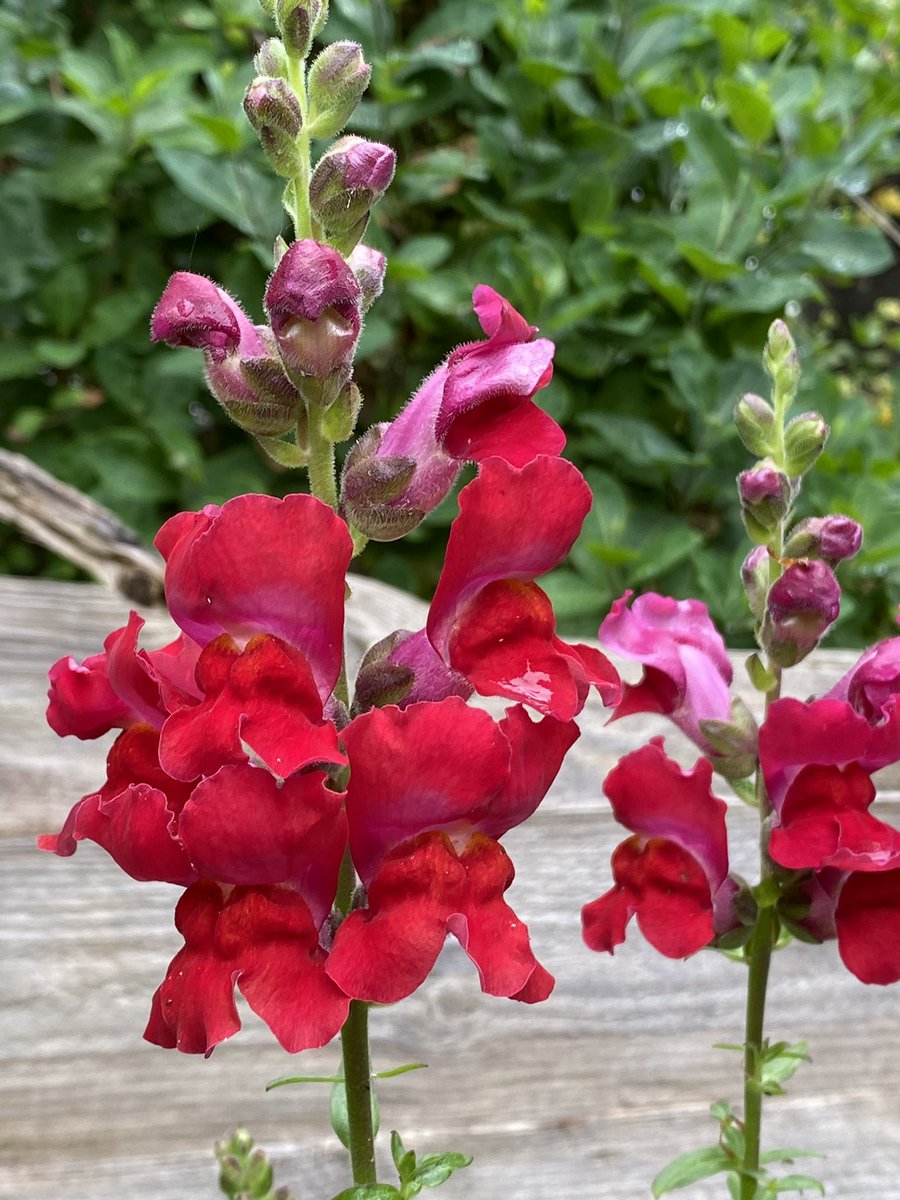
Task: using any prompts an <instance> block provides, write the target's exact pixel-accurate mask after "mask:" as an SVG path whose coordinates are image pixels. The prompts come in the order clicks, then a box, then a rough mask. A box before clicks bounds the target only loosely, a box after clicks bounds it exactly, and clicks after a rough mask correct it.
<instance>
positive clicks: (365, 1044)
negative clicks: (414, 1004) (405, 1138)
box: [341, 1000, 377, 1185]
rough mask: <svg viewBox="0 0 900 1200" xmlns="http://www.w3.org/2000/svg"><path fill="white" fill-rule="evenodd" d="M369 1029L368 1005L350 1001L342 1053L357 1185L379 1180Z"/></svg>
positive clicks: (343, 1030) (342, 1032)
mask: <svg viewBox="0 0 900 1200" xmlns="http://www.w3.org/2000/svg"><path fill="white" fill-rule="evenodd" d="M368 1026H369V1009H368V1005H367V1004H365V1003H364V1002H363V1001H362V1000H351V1002H350V1013H349V1015H348V1017H347V1020H346V1021H345V1022H344V1027H343V1029H342V1030H341V1052H342V1055H343V1062H344V1087H345V1089H346V1092H347V1126H348V1129H349V1134H350V1164H351V1167H352V1169H353V1182H354V1183H355V1184H357V1185H359V1184H371V1183H375V1182H376V1181H377V1176H376V1172H375V1129H374V1126H373V1121H372V1068H371V1065H370V1063H369V1028H368Z"/></svg>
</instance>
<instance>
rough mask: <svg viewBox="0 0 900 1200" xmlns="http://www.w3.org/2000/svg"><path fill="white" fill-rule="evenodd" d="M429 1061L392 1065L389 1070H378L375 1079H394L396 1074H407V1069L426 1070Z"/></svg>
mask: <svg viewBox="0 0 900 1200" xmlns="http://www.w3.org/2000/svg"><path fill="white" fill-rule="evenodd" d="M427 1066H428V1063H420V1062H414V1063H404V1064H403V1066H402V1067H391V1069H390V1070H389V1071H376V1072H375V1074H374V1076H373V1078H374V1079H393V1078H394V1077H395V1076H396V1075H405V1074H406V1073H407V1071H424V1070H425V1069H426V1067H427Z"/></svg>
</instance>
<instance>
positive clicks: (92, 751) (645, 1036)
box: [0, 580, 900, 1200]
mask: <svg viewBox="0 0 900 1200" xmlns="http://www.w3.org/2000/svg"><path fill="white" fill-rule="evenodd" d="M355 590H356V597H355V602H354V603H355V608H354V610H353V613H352V615H351V619H350V635H351V637H350V640H351V643H354V644H355V645H356V653H357V654H358V653H359V650H360V648H361V645H362V644H363V642H365V643H368V642H371V641H372V640H374V639H375V638H376V637H377V636H380V635H383V634H384V633H386V632H388V631H389V630H390V629H392V628H396V627H397V626H401V625H405V626H406V627H412V628H415V627H418V626H419V625H420V624H421V622H422V613H423V609H422V607H421V606H420V605H419V603H418V602H417V601H413V600H410V599H408V598H406V597H402V596H399V595H397V594H396V593H389V592H388V591H387V590H386V589H382V588H380V587H379V586H378V585H373V584H371V583H369V582H368V581H360V582H358V583H357V585H356V589H355ZM373 606H374V608H373ZM126 609H127V606H126V604H125V602H123V601H121V600H120V599H118V598H116V597H115V596H113V595H112V594H110V593H109V592H107V591H105V590H104V589H103V588H101V587H95V586H91V585H64V584H53V583H48V582H38V581H21V580H3V581H0V665H2V675H0V780H2V783H3V785H4V786H3V791H4V804H3V806H2V809H0V859H2V864H0V869H2V880H3V885H2V896H0V905H2V917H0V945H2V956H3V957H2V961H3V968H2V973H0V1002H2V1012H0V1055H2V1058H3V1082H2V1085H0V1086H2V1094H0V1104H2V1107H0V1113H2V1116H0V1138H2V1145H0V1196H4V1197H6V1196H8V1197H10V1198H12V1197H16V1200H151V1198H152V1200H212V1197H214V1196H215V1195H217V1194H218V1193H217V1189H216V1185H215V1170H214V1167H213V1161H212V1155H211V1144H212V1142H213V1140H214V1139H215V1138H217V1137H219V1136H221V1135H222V1134H223V1133H225V1132H226V1131H227V1130H228V1129H230V1128H232V1127H233V1126H234V1125H235V1124H237V1123H238V1122H245V1123H247V1124H248V1125H249V1126H250V1128H251V1130H252V1131H253V1133H254V1135H255V1136H256V1137H257V1139H258V1140H259V1141H260V1142H261V1143H262V1144H263V1145H265V1146H267V1147H269V1148H270V1149H271V1150H272V1152H273V1158H274V1161H275V1164H276V1167H277V1169H278V1170H279V1172H280V1179H281V1181H282V1182H284V1183H286V1184H289V1185H290V1186H291V1187H292V1189H293V1191H294V1195H295V1197H296V1200H316V1198H318V1200H324V1198H325V1197H327V1196H330V1195H332V1194H334V1193H335V1192H337V1191H338V1190H339V1189H340V1188H342V1187H344V1186H346V1182H347V1180H346V1175H345V1168H344V1161H343V1153H342V1151H340V1148H339V1147H337V1143H336V1142H335V1140H334V1137H333V1135H332V1134H331V1132H330V1130H329V1128H328V1121H327V1114H326V1107H327V1105H326V1100H327V1096H326V1094H325V1089H320V1088H318V1087H316V1086H313V1085H308V1086H306V1087H302V1088H295V1089H283V1090H280V1091H276V1092H273V1093H271V1094H268V1095H266V1094H265V1093H264V1091H263V1087H264V1084H265V1082H266V1081H267V1080H269V1079H271V1078H273V1077H275V1076H277V1075H282V1074H285V1073H287V1072H288V1071H290V1070H294V1069H296V1070H298V1071H303V1072H307V1073H315V1072H319V1071H323V1072H326V1071H329V1070H331V1069H332V1068H333V1067H334V1065H335V1061H336V1052H335V1051H334V1049H326V1050H323V1051H316V1052H307V1053H306V1054H304V1055H302V1056H299V1057H295V1058H290V1057H289V1056H287V1055H285V1054H284V1052H283V1051H281V1050H280V1049H279V1047H278V1046H277V1045H276V1044H275V1043H274V1041H273V1039H272V1038H271V1036H270V1035H269V1033H268V1031H267V1030H266V1029H265V1027H264V1026H262V1024H261V1023H260V1022H259V1021H258V1020H257V1019H256V1018H255V1017H254V1016H253V1014H252V1013H249V1012H248V1011H246V1010H244V1011H245V1012H246V1025H245V1029H244V1031H243V1032H242V1033H241V1034H239V1035H238V1036H237V1037H236V1038H234V1039H233V1040H232V1041H231V1042H227V1043H225V1044H224V1045H223V1046H221V1047H219V1048H218V1049H217V1050H216V1052H215V1054H214V1055H213V1056H212V1058H211V1059H210V1060H209V1061H203V1060H202V1059H196V1058H188V1057H185V1056H180V1055H177V1054H175V1053H173V1052H166V1051H162V1050H159V1049H157V1048H155V1047H151V1046H149V1045H147V1044H146V1043H144V1042H143V1041H142V1040H141V1032H142V1030H143V1026H144V1022H145V1020H146V1015H147V1011H148V1006H149V1001H150V996H151V994H152V991H153V989H154V988H155V987H156V985H157V983H158V982H159V980H160V978H161V977H162V974H163V972H164V970H165V967H166V964H167V963H168V961H169V959H170V957H171V955H172V953H173V952H174V950H175V949H176V948H177V946H178V945H179V944H180V939H179V938H178V936H177V934H176V933H175V930H174V927H173V926H172V907H173V901H174V899H175V897H176V895H177V892H176V890H175V889H173V888H170V887H167V886H166V885H152V884H138V883H135V882H133V881H131V880H129V879H128V878H127V877H125V876H124V875H123V874H122V873H121V872H120V871H118V869H117V868H116V867H115V866H114V865H113V864H112V863H111V862H110V861H109V860H108V859H107V858H106V857H105V855H104V854H103V853H102V852H101V851H99V850H98V849H97V848H96V847H93V846H91V845H90V844H88V843H85V844H83V845H82V847H81V848H80V849H79V852H78V854H77V856H76V857H75V859H73V860H59V859H55V858H53V857H51V856H49V855H41V854H39V853H38V852H37V851H36V850H35V849H34V835H35V834H36V833H38V832H42V831H46V830H55V829H57V828H58V827H59V825H60V823H61V821H62V819H63V817H64V816H65V813H66V812H67V811H68V808H69V806H70V805H71V804H72V803H73V802H74V800H76V799H77V798H78V797H79V796H80V795H81V794H82V793H84V792H86V791H88V790H91V789H93V788H94V787H95V786H96V785H97V784H98V782H99V781H100V780H101V779H102V765H103V758H104V754H105V739H101V741H99V742H94V743H79V742H76V741H74V740H73V739H66V740H65V741H60V740H58V739H56V738H55V737H54V736H53V735H52V733H51V732H50V731H49V730H48V729H46V728H45V727H44V725H43V720H42V711H43V693H44V691H45V687H46V683H45V679H46V670H47V667H48V665H49V664H50V663H51V662H53V661H54V660H55V659H56V658H58V657H60V656H61V655H62V654H65V653H72V654H74V655H76V656H83V655H85V654H88V653H91V652H94V651H96V650H97V649H98V648H99V645H100V642H101V640H102V638H103V636H104V635H105V634H106V633H107V632H108V631H109V630H110V629H112V628H114V627H115V626H116V625H117V624H120V623H121V622H122V621H123V619H124V617H125V615H126ZM373 611H375V612H376V615H375V616H374V617H373V615H372V613H373ZM165 636H166V626H165V622H164V620H163V619H161V618H160V617H159V616H158V615H157V616H156V617H154V618H152V619H151V621H150V623H149V627H148V632H147V638H146V641H147V644H153V643H154V641H155V640H156V638H159V639H160V640H161V639H162V638H164V637H165ZM852 659H853V655H852V654H849V653H826V654H822V655H820V656H819V659H818V665H817V666H816V667H815V668H813V669H810V668H805V669H803V670H800V671H797V672H794V673H793V680H792V690H793V691H794V692H795V693H796V694H798V695H805V694H809V693H812V692H815V691H820V692H821V691H823V690H825V689H827V687H828V686H830V683H831V682H833V680H834V679H835V678H837V676H838V675H839V674H840V673H842V672H843V670H844V669H846V667H847V665H849V663H850V662H851V661H852ZM603 720H604V716H603V712H602V709H600V708H599V707H598V706H595V705H592V706H591V707H590V708H589V709H588V710H587V713H586V716H585V719H584V720H583V722H582V727H583V730H584V733H583V737H582V739H581V741H580V742H579V743H578V745H577V746H576V747H575V749H574V751H573V752H572V754H571V755H570V757H569V759H568V760H567V763H566V765H565V767H564V770H563V772H562V775H561V777H560V779H559V780H558V782H557V785H556V786H555V787H554V789H553V791H552V793H551V795H550V796H549V797H548V799H547V801H546V802H545V804H544V805H542V807H541V809H540V810H539V811H538V813H537V814H536V815H535V817H534V818H533V819H532V820H531V821H530V822H528V824H527V825H525V826H524V827H522V828H521V829H518V830H515V831H513V833H511V834H510V835H508V837H507V838H506V839H505V842H506V845H507V848H508V850H509V852H510V854H511V856H512V858H513V860H514V861H515V863H516V866H517V871H518V878H517V880H516V883H515V884H514V887H513V891H512V902H513V904H514V906H515V907H517V909H518V911H519V912H520V914H521V916H522V917H523V918H524V919H525V920H527V921H528V923H529V926H530V929H531V933H532V937H533V941H534V943H535V946H536V949H537V952H538V954H539V956H540V957H541V958H542V960H543V961H544V962H545V963H546V965H547V966H548V967H549V969H550V970H552V971H553V972H554V974H555V975H556V976H557V980H558V983H557V989H556V992H555V993H554V995H553V997H552V998H551V999H550V1000H549V1001H548V1002H547V1003H546V1004H544V1005H539V1006H536V1007H534V1008H529V1007H526V1006H522V1005H517V1004H515V1003H512V1002H508V1001H501V1000H492V999H490V998H487V997H484V996H482V995H481V993H480V992H479V990H478V985H477V978H476V975H475V972H474V970H473V969H472V967H471V964H469V962H468V960H467V959H466V958H465V956H464V955H463V954H462V953H461V951H459V949H458V947H456V946H455V945H448V948H447V950H446V951H445V953H444V955H443V956H442V959H441V961H440V963H439V965H438V969H437V970H436V972H435V973H434V974H433V976H432V977H431V978H430V979H429V981H428V983H427V984H426V985H425V987H423V988H422V989H420V991H419V992H418V993H416V995H415V996H413V997H411V998H410V999H409V1000H407V1001H405V1002H404V1003H402V1004H400V1005H397V1006H396V1007H394V1008H388V1009H381V1010H378V1011H376V1012H374V1013H373V1014H372V1022H371V1023H372V1030H373V1046H374V1055H375V1061H376V1064H377V1066H378V1067H379V1068H385V1067H389V1066H392V1065H396V1064H399V1063H401V1062H406V1061H410V1060H416V1059H425V1061H427V1062H429V1064H430V1066H429V1070H428V1071H424V1072H418V1073H414V1074H411V1075H406V1076H402V1077H399V1078H397V1079H395V1080H390V1081H385V1082H384V1083H383V1084H382V1085H381V1089H380V1091H381V1101H382V1112H383V1120H384V1125H385V1128H386V1129H390V1128H399V1129H400V1130H401V1131H402V1133H403V1135H404V1138H405V1139H406V1141H407V1144H409V1145H413V1146H414V1147H416V1148H417V1149H421V1150H423V1151H428V1150H437V1149H461V1150H466V1151H468V1152H470V1153H473V1154H474V1155H475V1158H476V1162H475V1165H474V1166H472V1167H471V1168H469V1169H468V1170H467V1171H466V1172H463V1173H461V1174H460V1175H459V1176H458V1178H457V1179H456V1180H454V1181H451V1182H450V1183H449V1184H447V1185H446V1189H445V1193H444V1194H446V1197H447V1200H452V1197H454V1196H456V1197H463V1196H465V1197H467V1200H500V1197H503V1200H548V1198H550V1197H553V1198H554V1200H576V1198H577V1200H644V1198H646V1197H648V1196H649V1181H650V1179H651V1178H652V1176H653V1174H654V1173H655V1171H657V1170H658V1169H659V1168H660V1167H661V1166H662V1165H664V1164H665V1163H666V1162H667V1161H668V1160H669V1159H670V1158H672V1157H674V1156H675V1155H676V1154H677V1153H680V1152H681V1151H683V1150H685V1149H688V1148H692V1147H695V1146H700V1145H703V1144H708V1143H709V1142H711V1141H712V1140H714V1138H713V1134H714V1127H713V1125H712V1123H711V1121H710V1120H709V1118H708V1116H707V1108H708V1105H709V1103H710V1102H711V1101H712V1100H714V1099H717V1098H720V1097H728V1098H730V1099H732V1100H735V1101H736V1100H738V1098H739V1097H738V1087H739V1070H738V1062H737V1056H736V1055H734V1054H732V1053H728V1052H725V1051H721V1050H714V1049H713V1048H712V1044H713V1043H715V1042H723V1041H724V1042H734V1041H739V1040H740V1037H741V1024H742V1002H743V1001H742V989H743V970H742V968H740V967H738V966H736V965H734V964H731V963H728V962H727V961H725V960H724V959H723V958H721V957H720V956H718V955H714V954H700V955H698V956H696V957H695V958H694V959H692V960H691V961H690V962H688V963H679V962H670V961H667V960H665V959H663V958H661V957H660V956H659V955H657V954H656V953H655V952H653V951H652V950H650V949H649V947H647V946H646V945H645V944H644V943H643V942H642V941H641V939H640V937H639V936H638V935H637V934H634V935H632V937H631V938H630V940H629V942H628V943H627V944H626V945H625V946H624V947H622V948H621V949H620V950H619V951H618V952H617V954H616V956H615V958H613V959H610V958H607V957H605V956H599V955H595V954H592V953H590V952H589V951H588V950H586V949H585V948H584V946H583V945H582V943H581V940H580V935H579V925H578V912H579V908H580V906H581V905H582V904H583V903H584V902H585V901H587V900H589V899H592V898H593V897H594V896H596V895H598V894H599V893H600V892H601V891H603V890H605V889H606V888H607V886H608V884H609V854H610V851H611V850H612V848H613V846H614V845H615V844H616V843H617V842H618V841H619V840H621V836H622V834H621V830H619V829H618V828H617V827H616V826H615V825H614V823H613V822H612V821H611V819H610V818H609V815H608V812H607V811H606V805H605V802H604V801H603V798H602V795H601V791H600V786H601V781H602V778H603V775H604V773H605V771H606V770H607V769H608V768H609V767H610V766H611V765H612V764H613V762H614V761H615V760H616V758H617V757H618V756H619V755H620V754H622V753H624V752H625V751H627V750H629V749H632V748H634V747H635V746H637V745H639V744H640V743H641V742H642V741H643V740H644V739H645V738H646V737H647V736H648V735H649V734H650V733H660V732H661V733H665V734H666V735H667V737H668V744H669V747H670V749H671V748H673V747H675V748H680V750H679V752H680V754H681V755H682V757H683V758H684V760H685V761H689V760H690V758H691V754H690V747H688V746H687V744H686V743H684V742H683V740H681V739H679V738H677V737H674V736H671V732H670V730H669V729H668V727H667V726H666V724H665V723H664V722H660V721H655V720H653V721H651V720H639V719H635V720H631V721H622V722H619V723H617V724H615V725H613V726H611V727H609V728H606V729H604V728H603ZM885 774H886V776H887V777H886V779H885V780H884V784H885V788H884V796H885V798H884V800H883V801H882V802H881V803H882V805H883V811H884V812H885V813H886V815H888V817H890V815H891V814H892V813H893V814H896V816H897V818H898V819H900V804H898V794H897V790H898V789H897V785H898V775H897V772H896V770H894V771H893V772H892V773H891V772H888V773H885ZM731 816H732V818H733V822H732V825H733V830H734V834H735V844H736V845H738V844H739V849H738V850H737V852H736V853H735V855H734V857H735V859H736V860H737V861H736V865H737V867H738V868H739V869H741V868H743V869H746V870H752V859H753V841H754V829H753V815H752V814H751V813H750V812H749V811H747V810H746V809H743V808H742V807H741V806H739V805H737V804H736V805H735V808H734V811H733V812H732V814H731ZM768 1028H769V1032H770V1034H771V1036H772V1037H773V1038H788V1039H798V1038H801V1037H806V1038H807V1039H808V1040H809V1042H810V1049H811V1053H812V1056H813V1062H812V1064H810V1065H809V1066H805V1067H804V1068H802V1069H801V1071H800V1073H799V1075H798V1076H797V1077H796V1079H795V1080H794V1081H792V1082H791V1084H790V1085H789V1094H788V1095H787V1096H786V1097H783V1098H780V1099H775V1100H773V1101H771V1102H770V1103H769V1106H768V1113H767V1128H766V1141H767V1145H769V1146H774V1145H791V1146H804V1147H808V1148H817V1149H820V1150H823V1151H826V1152H827V1159H826V1161H825V1162H824V1163H823V1164H821V1167H820V1169H819V1173H820V1174H822V1175H823V1176H824V1177H825V1179H826V1181H827V1182H828V1185H829V1195H830V1196H832V1197H834V1198H836V1200H882V1198H883V1200H892V1198H894V1197H896V1196H897V1194H898V1186H897V1179H898V1178H900V1106H898V1101H897V1098H896V1094H897V1088H896V1080H897V1078H898V1075H900V990H898V989H897V988H894V989H878V988H865V987H863V986H862V985H861V984H859V983H858V982H857V981H856V980H855V979H853V978H852V977H851V976H850V975H849V974H848V973H847V972H846V971H845V970H844V969H843V968H842V966H841V965H840V962H839V960H838V958H837V955H836V953H835V952H834V947H833V946H828V947H824V948H815V947H806V946H798V945H795V946H792V947H791V948H790V949H789V950H787V951H786V952H784V953H783V954H781V955H779V956H778V957H777V958H776V962H775V967H774V973H773V981H772V988H771V1001H770V1009H769V1021H768ZM385 1173H387V1169H386V1171H385ZM814 1173H815V1172H814ZM681 1194H683V1195H684V1196H685V1197H687V1198H688V1200H707V1198H708V1200H713V1198H714V1197H715V1198H718V1200H724V1189H723V1187H722V1185H721V1182H720V1181H717V1182H708V1183H702V1184H697V1185H695V1186H694V1187H692V1188H689V1189H687V1190H686V1191H685V1192H683V1193H681Z"/></svg>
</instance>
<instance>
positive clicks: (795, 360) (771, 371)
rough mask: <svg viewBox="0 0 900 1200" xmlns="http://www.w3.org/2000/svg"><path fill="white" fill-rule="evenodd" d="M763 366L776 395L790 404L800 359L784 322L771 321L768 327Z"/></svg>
mask: <svg viewBox="0 0 900 1200" xmlns="http://www.w3.org/2000/svg"><path fill="white" fill-rule="evenodd" d="M763 366H764V367H765V368H766V372H767V373H768V375H769V377H770V378H771V380H772V382H773V383H774V385H775V391H776V393H777V394H778V395H779V396H782V397H785V398H786V399H787V401H788V403H790V401H791V400H792V399H793V398H794V396H795V395H796V392H797V385H798V383H799V382H800V359H799V357H798V355H797V347H796V345H795V344H794V339H793V338H792V337H791V331H790V330H789V329H788V327H787V325H785V323H784V321H780V320H779V321H773V322H772V324H771V325H770V326H769V336H768V338H767V340H766V348H765V350H764V351H763Z"/></svg>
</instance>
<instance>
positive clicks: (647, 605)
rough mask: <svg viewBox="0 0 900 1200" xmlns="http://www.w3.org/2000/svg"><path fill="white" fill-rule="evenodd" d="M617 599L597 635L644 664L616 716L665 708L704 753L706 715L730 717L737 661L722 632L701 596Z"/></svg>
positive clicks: (625, 692) (625, 691) (706, 749)
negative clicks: (702, 727) (733, 660)
mask: <svg viewBox="0 0 900 1200" xmlns="http://www.w3.org/2000/svg"><path fill="white" fill-rule="evenodd" d="M631 595H632V593H631V592H630V591H628V592H626V593H625V595H624V596H622V597H621V598H620V599H618V600H616V601H615V602H614V604H613V606H612V608H611V609H610V611H609V615H608V616H607V617H606V618H605V619H604V621H603V623H602V625H601V626H600V629H599V632H598V635H597V636H598V637H599V639H600V641H601V642H602V643H603V645H604V647H605V648H606V649H607V650H609V651H611V652H612V653H613V654H620V655H622V657H623V658H628V659H632V660H633V661H635V662H639V663H642V664H643V667H644V673H643V675H642V676H641V679H640V681H639V682H638V683H636V684H631V683H627V684H625V685H624V687H623V690H622V699H621V701H620V703H619V704H618V705H617V706H616V711H615V713H614V714H613V716H612V720H616V721H617V720H618V719H619V718H620V717H625V716H629V715H630V714H631V713H637V712H655V713H662V714H664V715H665V716H667V717H669V718H671V720H672V721H673V722H674V723H675V724H676V725H677V726H678V727H679V729H681V730H682V731H683V732H684V733H686V734H687V736H688V737H689V738H690V739H691V741H693V742H694V743H695V744H696V745H697V746H699V747H700V749H701V750H703V751H704V752H705V753H710V752H711V749H712V748H711V747H710V745H709V743H708V742H707V741H706V739H705V738H704V736H703V734H702V733H701V731H700V722H701V721H702V720H716V721H727V720H728V719H729V717H730V712H731V701H730V697H729V693H728V689H729V687H730V686H731V680H732V675H733V672H732V667H731V662H730V661H729V658H728V653H727V651H726V649H725V643H724V642H723V640H722V635H721V634H720V633H719V631H718V630H717V629H716V627H715V625H714V624H713V623H712V620H711V619H710V615H709V609H708V608H707V607H706V605H705V604H703V603H701V602H700V601H699V600H673V599H672V598H671V597H669V596H659V595H657V594H656V593H655V592H648V593H646V595H643V596H638V597H637V598H636V599H635V601H634V603H633V604H632V605H631V607H630V608H629V606H628V601H629V599H630V598H631Z"/></svg>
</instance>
